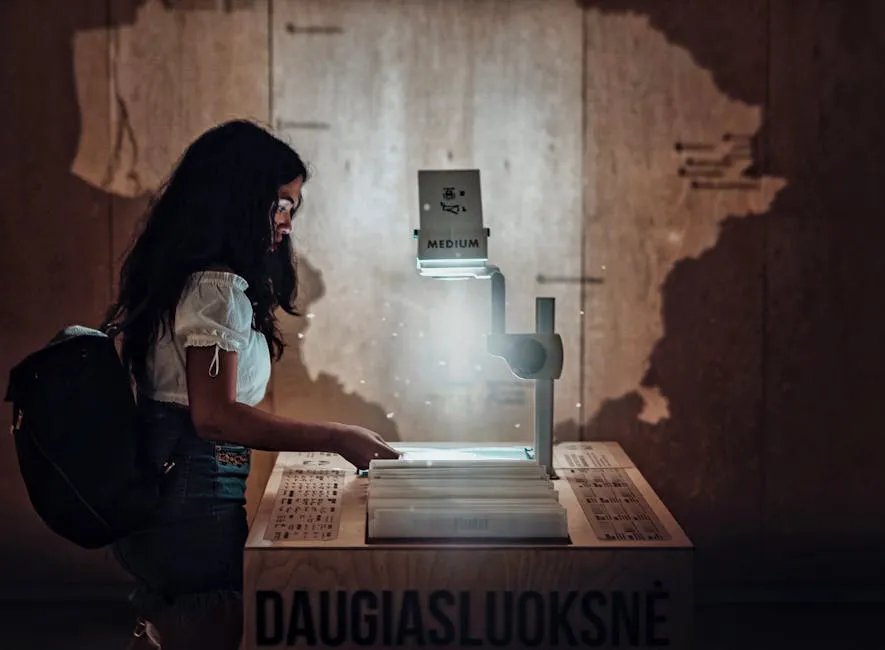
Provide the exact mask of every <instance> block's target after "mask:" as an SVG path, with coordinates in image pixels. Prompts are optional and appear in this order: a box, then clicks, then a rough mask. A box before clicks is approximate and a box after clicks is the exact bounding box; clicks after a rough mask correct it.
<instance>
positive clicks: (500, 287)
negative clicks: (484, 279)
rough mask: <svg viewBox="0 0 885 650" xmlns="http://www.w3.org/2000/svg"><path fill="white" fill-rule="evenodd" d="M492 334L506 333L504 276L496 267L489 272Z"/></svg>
mask: <svg viewBox="0 0 885 650" xmlns="http://www.w3.org/2000/svg"><path fill="white" fill-rule="evenodd" d="M491 280H492V334H504V333H506V332H507V311H506V310H507V289H506V283H505V280H504V274H503V273H501V270H500V269H498V268H497V267H496V268H494V269H492V270H491Z"/></svg>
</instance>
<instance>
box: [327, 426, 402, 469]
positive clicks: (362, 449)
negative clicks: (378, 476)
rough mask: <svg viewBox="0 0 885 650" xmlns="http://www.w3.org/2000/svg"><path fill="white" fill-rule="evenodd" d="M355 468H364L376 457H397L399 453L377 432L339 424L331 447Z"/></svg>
mask: <svg viewBox="0 0 885 650" xmlns="http://www.w3.org/2000/svg"><path fill="white" fill-rule="evenodd" d="M330 451H333V452H335V453H337V454H340V455H341V456H342V457H344V459H345V460H346V461H347V462H349V463H351V464H352V465H355V466H356V468H357V469H366V468H368V467H369V463H370V462H372V461H373V460H375V459H376V458H379V459H380V458H387V459H394V458H399V457H400V453H399V452H398V451H397V450H396V449H394V448H393V447H391V446H390V445H388V444H387V443H386V442H385V441H384V438H382V437H381V436H380V435H379V434H377V433H375V432H374V431H371V430H369V429H365V428H363V427H358V426H354V425H349V424H339V425H337V427H336V431H335V435H334V437H333V439H332V449H331V450H330Z"/></svg>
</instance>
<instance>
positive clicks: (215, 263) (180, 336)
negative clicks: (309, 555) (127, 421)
mask: <svg viewBox="0 0 885 650" xmlns="http://www.w3.org/2000/svg"><path fill="white" fill-rule="evenodd" d="M307 179H308V173H307V169H306V168H305V165H304V163H303V162H302V160H301V158H300V157H299V156H298V154H297V153H296V152H295V151H293V150H292V149H291V148H290V147H289V146H287V145H286V144H284V143H283V142H281V141H280V140H278V139H277V138H275V137H274V136H273V135H271V134H270V133H268V132H267V131H266V130H264V129H262V128H261V127H259V126H257V125H255V124H253V123H251V122H247V121H234V122H229V123H226V124H223V125H221V126H218V127H216V128H213V129H211V130H210V131H208V132H207V133H205V134H203V135H202V136H200V137H199V138H198V139H197V140H196V141H195V142H194V143H193V144H191V146H190V147H189V148H188V149H187V151H186V152H185V154H184V156H183V157H182V159H181V161H180V162H179V164H178V166H177V168H176V169H175V170H174V172H173V173H172V175H171V177H170V179H169V180H168V182H167V183H166V184H165V186H164V187H163V188H162V189H161V191H160V192H159V193H158V195H157V197H156V199H155V200H154V202H153V203H152V205H151V206H150V208H149V210H148V214H147V219H146V223H145V225H144V228H143V230H142V232H141V233H140V235H139V236H138V238H137V239H136V241H135V243H134V245H133V247H132V249H131V251H130V252H129V254H128V256H127V258H126V260H125V262H124V264H123V267H122V272H121V278H120V293H119V297H118V299H117V301H116V304H115V305H114V306H113V307H112V308H111V310H110V312H109V314H108V318H107V322H109V323H119V322H122V321H124V320H125V321H126V327H125V330H124V332H123V334H122V336H123V342H122V357H123V360H124V362H125V363H126V364H127V366H128V367H129V369H130V370H131V372H132V374H133V377H134V378H135V381H136V384H137V389H138V402H139V409H140V411H141V413H142V415H143V418H144V423H145V426H146V429H145V430H146V432H147V433H146V438H145V440H146V442H145V444H146V445H147V449H146V451H147V453H148V454H149V457H150V458H152V459H154V462H157V463H159V464H160V465H162V464H163V462H164V461H166V460H167V459H168V460H171V461H172V463H173V464H172V465H171V469H170V470H169V472H168V474H167V475H166V478H165V483H164V488H163V495H162V503H161V506H160V508H159V509H158V511H157V512H156V516H155V518H154V519H153V520H152V521H151V522H149V524H148V525H147V526H146V527H145V528H144V529H143V530H141V531H139V532H137V533H135V534H133V535H131V536H130V537H128V538H127V539H125V540H123V541H121V542H120V543H118V544H117V545H115V548H114V550H115V555H116V557H117V559H118V561H119V562H120V564H121V565H122V566H123V568H124V569H125V570H126V571H127V572H128V573H130V574H131V575H132V576H133V577H134V578H135V579H136V580H137V581H138V583H139V584H140V588H139V590H138V592H137V602H136V605H137V607H138V608H139V609H140V612H141V614H142V616H143V618H144V619H147V620H150V621H152V622H153V624H154V625H155V628H156V629H157V630H159V634H160V636H161V638H162V647H163V650H179V649H187V650H190V649H191V648H200V649H205V650H215V649H226V648H231V649H235V648H237V646H238V644H239V641H240V637H241V635H242V606H241V592H242V574H243V560H242V558H243V546H244V544H245V541H246V534H247V522H246V514H245V510H244V504H245V492H246V477H247V475H248V473H249V459H250V450H251V449H263V450H273V451H302V450H314V451H330V452H336V453H339V454H341V455H342V456H343V457H344V458H346V459H347V460H348V461H350V462H351V463H353V464H354V465H356V466H358V467H361V468H362V467H366V466H368V463H369V461H371V460H372V459H373V458H395V457H397V455H398V454H397V452H396V451H395V450H393V449H392V448H391V447H390V446H389V445H387V444H386V443H385V442H384V440H383V439H382V438H381V437H380V436H379V435H378V434H376V433H374V432H372V431H368V430H366V429H364V428H361V427H358V426H353V425H345V424H337V423H326V424H308V423H302V422H295V421H291V420H288V419H284V418H281V417H278V416H276V415H273V414H271V413H267V412H265V411H262V410H259V409H257V408H255V405H256V404H258V403H259V402H260V401H261V400H262V398H263V397H264V394H265V390H266V388H267V383H268V380H269V379H270V372H271V360H278V359H279V358H280V357H281V356H282V353H283V348H284V344H283V341H282V338H281V336H280V333H279V330H278V328H277V320H276V310H277V309H282V310H283V311H284V312H286V313H288V314H295V313H296V311H295V307H294V302H295V297H296V293H297V282H296V273H295V263H294V256H293V251H292V245H291V243H290V241H289V235H290V232H291V229H292V220H293V218H294V217H295V214H296V212H297V211H298V208H299V207H300V205H301V187H302V185H303V184H304V183H305V182H306V181H307Z"/></svg>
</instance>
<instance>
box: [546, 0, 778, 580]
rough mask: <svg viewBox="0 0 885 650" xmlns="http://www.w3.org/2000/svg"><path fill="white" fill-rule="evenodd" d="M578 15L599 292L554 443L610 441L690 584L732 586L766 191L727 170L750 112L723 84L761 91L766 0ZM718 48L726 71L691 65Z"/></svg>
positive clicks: (753, 430)
mask: <svg viewBox="0 0 885 650" xmlns="http://www.w3.org/2000/svg"><path fill="white" fill-rule="evenodd" d="M584 4H585V6H586V14H585V25H586V47H587V50H586V55H585V56H586V62H585V69H586V90H585V103H584V110H585V120H586V127H585V128H586V134H585V155H584V174H585V182H586V185H585V204H584V205H585V235H584V237H585V239H584V245H585V248H584V264H585V272H584V273H585V275H586V276H597V277H600V278H601V279H602V280H603V284H600V285H586V287H585V297H584V310H585V328H584V379H583V381H584V394H583V399H582V402H583V403H584V406H585V409H586V412H587V422H586V425H585V427H584V428H583V431H576V430H575V429H576V428H577V427H573V428H572V429H571V430H569V428H568V427H561V429H560V437H561V438H564V437H567V436H569V435H580V434H582V433H583V435H584V436H585V437H586V438H587V439H593V440H599V439H602V440H605V439H616V440H618V441H620V442H621V443H622V444H623V445H624V447H625V448H626V450H627V452H628V453H629V454H630V455H631V456H632V457H633V458H634V459H635V460H636V463H637V465H638V466H639V468H640V469H641V470H642V471H643V473H644V474H645V475H646V476H647V477H648V480H649V481H650V482H651V484H652V485H653V486H654V487H655V489H656V490H657V491H658V492H659V493H660V494H661V495H662V497H663V499H664V501H665V502H666V503H667V504H668V505H669V506H670V507H671V508H672V509H673V510H674V512H675V513H676V515H677V517H678V518H679V519H680V520H681V521H682V522H683V523H684V525H685V527H686V529H687V531H688V532H689V534H690V535H691V536H692V537H693V538H694V539H695V540H696V541H697V543H698V546H699V549H700V550H699V557H698V561H699V563H700V566H703V568H704V573H703V576H704V579H705V580H707V579H712V580H715V579H719V578H722V579H741V578H742V577H743V576H746V571H747V570H748V569H750V568H751V565H752V561H751V559H750V558H751V557H752V556H753V554H754V553H756V552H758V550H759V544H760V531H761V507H762V501H761V499H762V474H761V462H762V454H763V449H762V441H761V436H762V428H761V427H762V421H761V414H762V399H763V389H762V377H763V363H762V344H761V341H762V331H763V305H764V297H763V291H764V278H763V273H764V262H765V258H764V241H763V232H762V228H761V224H756V227H750V228H747V227H745V226H742V225H741V224H743V223H745V222H747V221H748V220H750V219H752V218H753V214H754V213H758V212H760V211H762V210H764V209H765V208H766V207H767V205H768V202H769V201H770V200H771V197H772V195H773V189H774V188H773V186H772V185H773V184H772V183H771V181H769V180H768V179H766V180H765V181H762V182H760V181H758V180H756V179H753V178H748V177H746V176H745V175H744V172H745V170H746V169H747V168H748V167H750V162H751V161H750V157H751V149H752V147H751V141H750V138H751V136H752V134H754V133H755V132H756V130H757V129H758V128H759V126H760V124H761V120H762V115H761V108H760V107H759V106H753V105H748V104H746V103H744V102H743V101H738V100H736V99H735V98H734V97H732V96H729V94H728V91H727V89H725V88H724V86H723V84H724V83H726V82H727V83H734V84H737V83H739V84H740V85H741V87H742V88H743V89H747V90H746V92H747V93H748V94H749V95H752V96H753V97H758V98H761V97H763V96H764V93H765V84H766V67H765V66H766V58H765V52H766V38H767V32H766V11H765V8H766V2H765V0H755V1H753V2H741V3H731V4H729V5H728V7H727V8H724V7H717V9H716V12H715V13H716V16H715V17H713V16H712V15H707V14H708V13H709V14H712V13H714V12H712V11H710V12H706V11H703V7H702V6H701V3H697V2H691V1H680V2H670V3H656V2H642V1H635V2H629V1H612V2H606V1H601V2H593V1H590V2H586V3H584ZM677 37H678V38H677ZM686 40H688V41H690V42H691V45H692V47H691V48H690V49H688V48H686V47H685V45H684V43H685V41H686ZM730 47H733V48H737V50H738V51H739V52H740V60H739V61H731V64H732V67H731V68H729V69H724V64H723V65H719V67H718V68H717V70H716V72H715V73H712V74H711V72H710V71H709V70H707V69H705V67H704V65H703V64H705V63H707V62H708V61H711V60H712V61H715V62H717V63H719V62H721V61H725V60H728V59H727V58H726V57H727V54H728V52H729V48H730ZM729 61H730V60H729ZM574 424H577V423H574ZM737 558H740V561H737V560H736V559H737ZM726 576H727V577H726Z"/></svg>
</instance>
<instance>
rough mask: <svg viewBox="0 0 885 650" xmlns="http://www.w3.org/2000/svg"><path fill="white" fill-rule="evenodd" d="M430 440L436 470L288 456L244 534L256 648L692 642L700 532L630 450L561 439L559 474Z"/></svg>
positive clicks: (250, 648)
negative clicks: (474, 460)
mask: <svg viewBox="0 0 885 650" xmlns="http://www.w3.org/2000/svg"><path fill="white" fill-rule="evenodd" d="M397 446H398V447H400V446H401V445H397ZM410 446H411V445H410ZM425 447H426V449H427V450H428V453H429V455H430V456H432V458H430V460H433V464H431V465H430V466H424V467H421V466H418V464H415V463H413V464H412V465H411V466H408V465H407V464H399V465H394V466H389V465H388V466H384V464H379V466H377V467H374V468H373V470H374V474H372V472H370V474H372V478H368V477H365V476H359V475H358V474H357V472H356V469H355V468H354V467H353V466H351V465H349V464H347V463H346V462H345V461H344V460H343V459H341V458H340V457H339V456H335V455H330V454H318V453H314V454H291V453H289V454H280V455H279V457H278V459H277V461H276V465H275V467H274V471H273V473H272V474H271V477H270V480H269V481H268V485H267V488H266V490H265V493H264V497H263V499H262V502H261V506H260V508H259V511H258V514H257V516H256V518H255V521H254V523H253V524H252V527H251V530H250V533H249V539H248V541H247V544H246V550H245V572H244V588H243V598H244V614H245V630H244V637H243V646H242V647H243V648H244V650H258V649H259V648H307V647H311V648H338V649H339V650H356V649H357V648H373V649H379V650H380V649H381V648H409V649H411V648H419V647H422V648H447V649H467V648H477V647H504V648H514V649H522V648H556V647H593V648H602V649H609V650H613V649H616V648H631V649H636V648H639V649H650V648H661V647H667V648H670V649H671V650H688V648H690V647H691V629H692V625H693V623H692V620H693V617H692V610H693V549H692V544H691V541H690V540H689V539H688V538H687V537H686V535H685V533H684V532H683V531H682V529H681V528H680V526H679V524H678V523H677V522H676V521H675V520H674V518H673V517H672V515H671V514H670V512H669V511H668V510H667V508H666V507H664V504H663V503H661V501H660V499H658V497H657V495H656V494H655V493H654V491H653V490H652V489H651V487H650V486H649V485H648V483H647V482H646V481H645V480H644V479H643V477H642V475H641V474H640V473H639V471H638V470H637V469H636V467H635V466H634V465H633V463H632V462H631V461H630V459H629V458H628V457H627V455H626V454H625V453H624V451H623V449H621V447H620V446H619V445H617V444H614V443H598V442H594V443H562V444H560V445H558V446H557V447H556V448H555V453H554V461H555V467H556V473H557V475H558V476H559V479H558V480H553V481H550V480H547V478H546V477H544V476H542V477H538V478H530V477H531V476H532V470H531V468H528V467H526V466H523V465H518V466H514V467H511V468H510V469H511V470H512V471H510V472H504V471H499V470H501V469H503V468H504V467H505V466H504V465H494V464H490V465H491V466H490V467H488V468H485V467H482V466H483V465H484V463H483V462H480V463H478V464H477V465H476V467H475V469H479V468H481V467H482V469H484V470H485V469H487V470H488V471H482V472H472V473H471V472H469V471H467V470H468V468H467V467H466V466H458V465H457V463H450V462H440V460H439V458H438V457H437V456H436V455H435V454H434V453H431V452H434V451H445V450H446V449H448V450H451V449H453V447H452V445H442V444H440V445H434V444H432V443H427V444H426V445H425ZM474 447H475V445H474ZM514 447H516V445H514ZM458 452H459V453H463V452H464V447H463V446H462V448H460V449H458ZM471 453H472V452H471ZM449 460H452V459H451V458H450V459H449ZM487 464H488V463H487ZM422 469H423V470H431V471H426V472H425V471H422ZM453 476H458V478H457V479H453ZM536 476H537V475H536ZM453 530H454V531H456V535H452V531H453ZM495 531H502V532H503V534H502V535H501V536H500V537H498V538H494V537H492V536H491V535H492V534H493V533H495ZM372 534H374V535H375V537H374V538H373V537H371V535H372ZM379 534H380V535H383V536H384V537H382V538H379V537H377V535H379ZM541 534H552V538H551V539H541V538H539V537H536V536H537V535H541ZM388 536H391V537H388ZM392 536H400V537H392ZM471 536H473V537H471ZM566 537H567V538H568V541H565V539H566ZM441 538H446V539H445V541H443V540H442V539H441Z"/></svg>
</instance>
